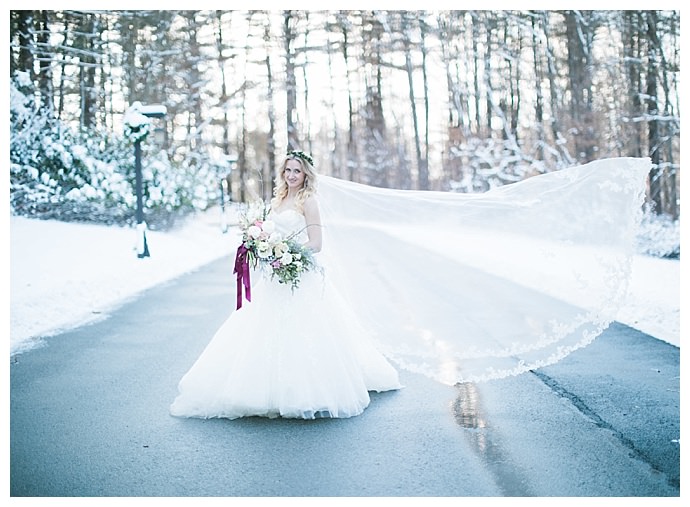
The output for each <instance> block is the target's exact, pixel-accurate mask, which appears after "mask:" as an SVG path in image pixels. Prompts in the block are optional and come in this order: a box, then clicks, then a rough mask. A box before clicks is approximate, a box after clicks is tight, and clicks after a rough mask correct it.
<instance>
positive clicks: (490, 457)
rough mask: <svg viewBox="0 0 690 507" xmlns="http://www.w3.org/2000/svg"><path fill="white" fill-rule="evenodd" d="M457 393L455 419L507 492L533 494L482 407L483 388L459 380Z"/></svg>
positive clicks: (509, 494) (454, 403)
mask: <svg viewBox="0 0 690 507" xmlns="http://www.w3.org/2000/svg"><path fill="white" fill-rule="evenodd" d="M455 387H456V389H457V391H458V395H457V397H456V398H455V400H454V401H453V402H452V404H451V410H452V413H453V417H454V418H455V422H456V423H457V424H458V426H460V427H461V428H463V429H465V430H466V431H465V435H466V437H467V439H468V441H469V443H470V445H471V446H472V449H473V451H474V453H475V454H476V455H477V456H478V457H479V458H480V459H481V460H482V461H483V462H484V463H485V464H486V467H487V469H488V471H489V472H490V473H491V474H492V475H493V477H494V480H495V482H496V484H497V486H498V487H499V488H500V489H501V492H502V494H503V495H504V496H534V495H533V494H532V493H531V492H530V490H529V484H528V481H527V480H526V479H525V477H526V476H525V474H523V473H522V471H521V470H520V469H519V467H518V466H517V465H515V464H514V463H512V461H511V457H510V455H509V454H508V453H507V452H506V451H505V449H503V446H502V445H501V442H500V438H499V435H498V433H497V432H496V431H494V430H493V429H492V428H491V427H490V425H489V422H488V417H487V414H485V413H484V412H483V411H482V407H481V392H480V390H479V388H478V386H477V385H476V384H473V383H470V382H467V383H463V384H457V385H456V386H455Z"/></svg>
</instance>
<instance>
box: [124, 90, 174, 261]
mask: <svg viewBox="0 0 690 507" xmlns="http://www.w3.org/2000/svg"><path fill="white" fill-rule="evenodd" d="M166 114H167V109H166V107H165V106H163V105H161V104H150V105H143V104H142V103H141V102H134V103H133V104H132V105H131V106H130V107H129V109H128V110H127V112H126V113H125V118H124V123H125V128H126V130H127V132H128V135H129V136H130V138H132V139H133V140H134V170H135V178H136V181H135V187H136V188H135V191H136V194H137V209H136V215H135V218H136V222H137V257H139V258H140V259H142V258H144V257H150V256H151V254H150V252H149V246H148V242H147V241H146V222H144V195H143V177H142V171H141V141H142V140H144V139H145V138H146V136H147V135H148V133H149V131H150V123H151V120H150V118H164V117H165V115H166Z"/></svg>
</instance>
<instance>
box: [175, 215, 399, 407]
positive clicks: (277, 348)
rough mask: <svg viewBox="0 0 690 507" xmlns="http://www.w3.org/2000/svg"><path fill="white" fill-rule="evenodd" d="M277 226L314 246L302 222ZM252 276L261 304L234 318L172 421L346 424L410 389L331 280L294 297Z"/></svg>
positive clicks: (186, 381) (193, 373) (184, 385)
mask: <svg viewBox="0 0 690 507" xmlns="http://www.w3.org/2000/svg"><path fill="white" fill-rule="evenodd" d="M270 218H271V219H272V220H273V221H274V222H275V224H276V230H277V231H278V232H280V233H282V234H283V237H287V236H289V235H291V234H294V233H295V232H298V231H302V232H301V233H300V236H301V239H302V241H303V242H304V241H306V240H307V237H306V232H305V226H306V223H305V218H304V215H302V214H301V213H299V212H297V211H295V210H291V209H289V210H286V211H283V212H281V213H271V216H270ZM298 238H299V236H298ZM316 257H317V260H318V254H317V255H316ZM252 275H253V276H252V278H251V279H252V301H251V302H244V304H243V305H242V307H241V308H240V309H239V310H236V311H235V312H233V313H232V314H231V315H230V317H229V318H228V319H227V320H226V321H225V323H224V324H223V325H222V326H221V327H220V328H219V329H218V331H217V332H216V334H215V336H214V337H213V339H212V340H211V342H210V343H209V344H208V346H207V347H206V349H205V350H204V351H203V353H202V354H201V355H200V357H199V358H198V359H197V361H196V362H195V363H194V365H193V366H192V368H191V369H190V370H189V371H188V372H187V373H186V374H185V375H184V377H183V378H182V380H181V381H180V383H179V396H178V397H177V398H176V399H175V401H174V403H173V404H172V406H171V413H172V414H173V415H175V416H183V417H202V418H210V417H223V418H228V419H235V418H238V417H245V416H264V417H270V418H273V417H279V416H280V417H289V418H303V419H314V418H318V417H337V418H344V417H351V416H355V415H359V414H361V413H362V411H363V410H364V409H365V408H366V407H367V406H368V405H369V401H370V398H369V391H379V392H380V391H388V390H392V389H398V388H400V387H401V385H400V382H399V380H398V372H397V371H396V370H395V369H394V368H393V367H392V366H391V364H390V363H389V362H388V361H387V360H386V359H385V357H384V356H383V355H382V354H381V353H380V352H379V351H378V350H376V348H374V346H373V343H372V342H371V340H370V339H369V337H368V336H367V331H366V330H365V329H363V328H361V327H359V325H358V321H357V318H356V317H355V316H354V315H352V313H351V311H349V306H348V304H347V303H346V302H345V301H343V300H342V299H341V298H340V295H339V293H338V291H337V290H335V288H334V287H333V286H332V285H331V284H330V282H329V278H328V276H327V273H326V274H324V275H323V276H322V274H320V273H318V272H316V271H312V272H307V273H306V274H305V275H303V276H302V279H301V281H300V286H299V287H298V288H296V289H295V290H294V291H293V290H292V288H291V287H289V286H288V285H285V284H280V283H278V282H277V281H275V280H271V279H270V275H268V274H264V273H262V272H259V271H253V272H252Z"/></svg>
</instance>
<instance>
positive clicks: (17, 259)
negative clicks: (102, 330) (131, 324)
mask: <svg viewBox="0 0 690 507" xmlns="http://www.w3.org/2000/svg"><path fill="white" fill-rule="evenodd" d="M223 220H224V219H222V218H221V214H220V211H219V210H213V211H211V212H208V213H205V214H200V215H198V216H197V217H196V218H194V219H193V220H189V221H187V222H186V223H185V224H184V225H183V226H181V227H179V228H177V229H176V230H174V231H172V232H165V233H164V232H156V231H148V232H147V243H148V246H149V250H150V253H151V256H150V257H147V258H143V259H139V258H138V257H137V254H136V240H137V236H136V232H135V230H134V229H132V228H121V227H107V226H100V225H87V224H75V223H65V222H59V221H53V220H36V219H27V218H21V217H14V216H11V217H10V224H9V225H10V227H9V233H10V319H9V320H10V354H11V355H12V354H16V353H19V352H22V351H25V350H28V349H30V348H33V347H35V346H37V345H40V344H41V343H42V342H41V340H40V338H38V337H43V336H48V335H50V334H54V333H56V332H58V331H60V330H64V329H68V328H70V327H74V326H77V325H79V324H83V323H86V322H90V321H93V320H95V319H100V318H106V317H107V316H108V313H109V312H110V311H112V310H113V309H114V308H116V307H117V306H118V305H121V304H122V303H123V302H125V301H127V300H129V299H131V298H132V297H134V296H136V295H137V294H139V293H141V292H142V291H144V290H146V289H148V288H151V287H153V286H155V285H157V284H160V283H163V282H165V281H168V280H172V279H174V278H176V277H178V276H180V275H181V274H184V273H186V272H189V271H193V270H195V269H197V268H199V267H201V266H203V265H204V264H206V263H208V262H210V261H212V260H215V259H218V258H220V257H222V256H224V255H229V254H232V253H234V250H235V248H236V247H237V244H238V241H239V236H238V232H237V229H236V228H235V227H232V222H233V220H232V217H230V218H229V219H227V222H229V223H230V225H231V227H230V228H229V230H228V232H227V233H226V234H223V233H222V231H221V222H222V221H223ZM231 276H232V264H231V261H228V280H229V281H231V280H232V278H231ZM618 320H619V321H620V322H622V323H624V324H627V325H629V326H631V327H633V328H635V329H639V330H640V331H643V332H645V333H648V334H650V335H652V336H654V337H656V338H659V339H661V340H664V341H667V342H669V343H672V344H674V345H677V346H680V261H677V260H665V259H658V258H653V257H647V256H637V257H635V259H634V264H633V276H632V280H631V285H630V291H629V296H628V299H627V304H626V305H625V306H624V308H622V310H621V311H620V314H619V316H618Z"/></svg>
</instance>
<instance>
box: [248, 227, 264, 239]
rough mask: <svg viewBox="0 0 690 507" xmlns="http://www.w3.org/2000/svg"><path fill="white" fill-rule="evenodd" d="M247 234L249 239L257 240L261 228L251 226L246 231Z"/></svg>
mask: <svg viewBox="0 0 690 507" xmlns="http://www.w3.org/2000/svg"><path fill="white" fill-rule="evenodd" d="M247 234H248V235H249V237H250V238H254V239H256V238H258V237H259V235H261V228H260V227H257V226H256V225H251V226H249V228H248V229H247Z"/></svg>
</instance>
